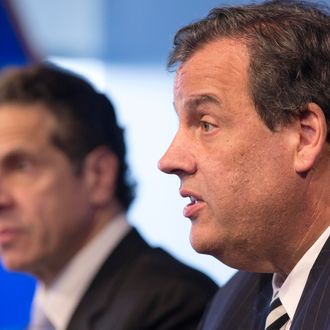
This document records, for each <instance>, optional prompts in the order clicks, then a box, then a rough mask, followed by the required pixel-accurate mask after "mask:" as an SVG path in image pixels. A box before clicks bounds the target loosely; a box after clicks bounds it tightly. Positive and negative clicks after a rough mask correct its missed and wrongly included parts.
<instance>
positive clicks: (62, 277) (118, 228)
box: [33, 214, 130, 330]
mask: <svg viewBox="0 0 330 330" xmlns="http://www.w3.org/2000/svg"><path fill="white" fill-rule="evenodd" d="M129 230H130V225H129V224H128V222H127V220H126V218H125V216H124V215H123V214H121V215H119V216H117V217H115V218H114V219H112V220H111V221H109V224H107V226H106V227H105V228H104V229H103V230H102V231H101V232H100V233H99V234H98V235H97V236H96V237H95V238H94V239H93V240H92V241H91V242H89V243H88V244H87V245H86V246H85V247H84V248H83V249H82V250H80V251H79V252H78V254H76V255H75V256H74V258H73V259H72V260H71V261H70V262H69V264H68V265H67V266H66V267H65V268H64V269H63V271H62V272H61V273H60V274H59V276H58V277H57V278H56V279H55V281H54V282H53V283H52V284H51V285H50V286H48V287H47V288H46V287H44V286H43V285H42V284H41V283H39V284H38V286H37V290H36V294H35V298H34V302H33V306H34V308H36V306H37V305H40V306H41V308H42V309H43V310H44V313H45V314H46V315H47V317H48V319H49V320H50V321H51V323H52V324H53V325H54V326H55V328H56V330H64V329H65V328H66V327H67V325H68V322H69V321H70V319H71V317H72V314H73V312H74V310H75V309H76V307H77V305H78V303H79V301H80V299H81V297H82V295H83V294H84V293H85V291H86V289H87V288H88V286H89V284H90V282H91V281H92V279H93V278H94V276H95V275H96V273H97V271H98V270H99V268H100V267H101V265H102V264H103V262H104V261H105V259H106V258H107V257H108V256H109V254H110V253H111V252H112V251H113V250H114V249H115V247H116V246H117V244H118V243H119V242H120V241H121V240H122V238H123V237H124V236H125V235H126V234H127V233H128V231H129ZM86 265H88V267H87V266H86Z"/></svg>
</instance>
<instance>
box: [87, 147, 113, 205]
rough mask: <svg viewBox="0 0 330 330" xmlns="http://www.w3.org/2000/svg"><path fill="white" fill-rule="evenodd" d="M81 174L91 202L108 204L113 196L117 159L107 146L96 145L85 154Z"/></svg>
mask: <svg viewBox="0 0 330 330" xmlns="http://www.w3.org/2000/svg"><path fill="white" fill-rule="evenodd" d="M83 175H84V179H85V182H86V185H87V189H88V190H89V196H90V201H91V203H94V204H96V205H97V204H99V205H103V204H108V203H109V202H110V201H111V200H112V199H113V198H114V194H115V190H116V185H117V176H118V159H117V157H116V155H115V154H114V153H113V152H111V151H110V150H109V149H108V148H107V147H98V148H96V149H94V150H92V151H91V152H90V153H89V154H88V155H87V157H86V159H85V162H84V169H83Z"/></svg>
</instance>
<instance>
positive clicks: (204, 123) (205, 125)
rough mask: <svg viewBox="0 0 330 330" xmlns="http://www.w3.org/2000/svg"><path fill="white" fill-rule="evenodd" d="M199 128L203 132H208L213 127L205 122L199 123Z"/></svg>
mask: <svg viewBox="0 0 330 330" xmlns="http://www.w3.org/2000/svg"><path fill="white" fill-rule="evenodd" d="M201 128H202V130H203V131H205V132H210V131H211V130H212V129H213V128H214V125H212V124H210V123H208V122H206V121H201Z"/></svg>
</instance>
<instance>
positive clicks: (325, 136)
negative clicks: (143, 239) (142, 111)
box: [159, 0, 330, 330]
mask: <svg viewBox="0 0 330 330" xmlns="http://www.w3.org/2000/svg"><path fill="white" fill-rule="evenodd" d="M329 63H330V17H329V10H328V9H327V8H318V7H317V5H316V4H315V3H314V4H308V3H306V2H299V1H282V0H279V1H269V2H266V3H259V4H252V5H246V6H241V7H224V8H221V7H219V8H215V9H213V10H212V11H211V12H210V13H209V15H208V16H207V17H206V18H205V19H202V20H200V21H198V22H196V23H193V24H190V25H188V26H185V27H183V28H182V29H181V30H179V31H178V32H177V34H176V36H175V39H174V50H173V52H172V54H171V56H170V59H169V65H170V66H173V65H175V64H177V65H178V66H177V70H176V79H175V83H174V104H175V108H176V112H177V114H178V118H179V121H180V125H179V129H178V132H177V134H176V136H175V138H174V140H173V142H172V144H171V145H170V147H169V149H168V150H167V152H166V154H165V155H164V156H163V158H162V159H161V160H160V163H159V167H160V169H161V170H162V171H164V172H166V173H170V174H176V175H178V176H179V178H180V180H181V186H180V194H181V195H182V196H183V197H189V198H190V201H191V202H190V203H189V204H188V205H187V206H186V207H185V209H184V214H185V216H186V217H188V218H190V220H191V224H192V227H191V243H192V245H193V247H194V248H195V249H196V250H197V251H198V252H201V253H207V254H211V255H213V256H215V257H216V258H218V259H219V260H221V261H223V262H224V263H226V264H228V265H229V266H232V267H234V268H238V269H240V270H241V271H240V272H238V274H236V275H235V276H234V277H233V279H232V280H231V281H229V283H228V284H227V285H226V286H225V288H224V289H222V290H221V292H219V293H218V294H217V296H216V297H215V299H214V301H213V303H212V305H211V307H210V309H209V311H208V313H207V314H206V315H205V317H204V318H203V322H202V328H203V329H207V330H210V329H222V330H223V329H228V330H229V329H230V330H233V329H244V330H246V329H265V328H266V329H289V328H291V329H295V330H296V329H299V330H301V329H308V330H310V329H318V330H319V329H330V281H329V279H330V261H329V260H330V251H329V244H330V241H329V240H330V239H329V235H330V227H329V225H330V208H329V205H330V184H329V183H330V130H329V126H330V107H329V105H330V93H329V91H330V64H329Z"/></svg>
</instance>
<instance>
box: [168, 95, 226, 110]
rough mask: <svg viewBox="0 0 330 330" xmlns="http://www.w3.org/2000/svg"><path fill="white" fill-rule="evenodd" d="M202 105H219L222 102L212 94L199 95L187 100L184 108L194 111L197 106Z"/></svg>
mask: <svg viewBox="0 0 330 330" xmlns="http://www.w3.org/2000/svg"><path fill="white" fill-rule="evenodd" d="M203 104H215V105H221V104H222V102H221V101H220V100H219V99H218V98H217V97H215V96H213V95H212V94H201V95H196V96H192V97H191V98H190V99H189V100H187V101H186V102H185V104H184V106H185V107H186V108H188V109H196V108H197V107H198V106H200V105H203ZM173 107H174V110H175V111H176V106H175V102H173Z"/></svg>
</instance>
